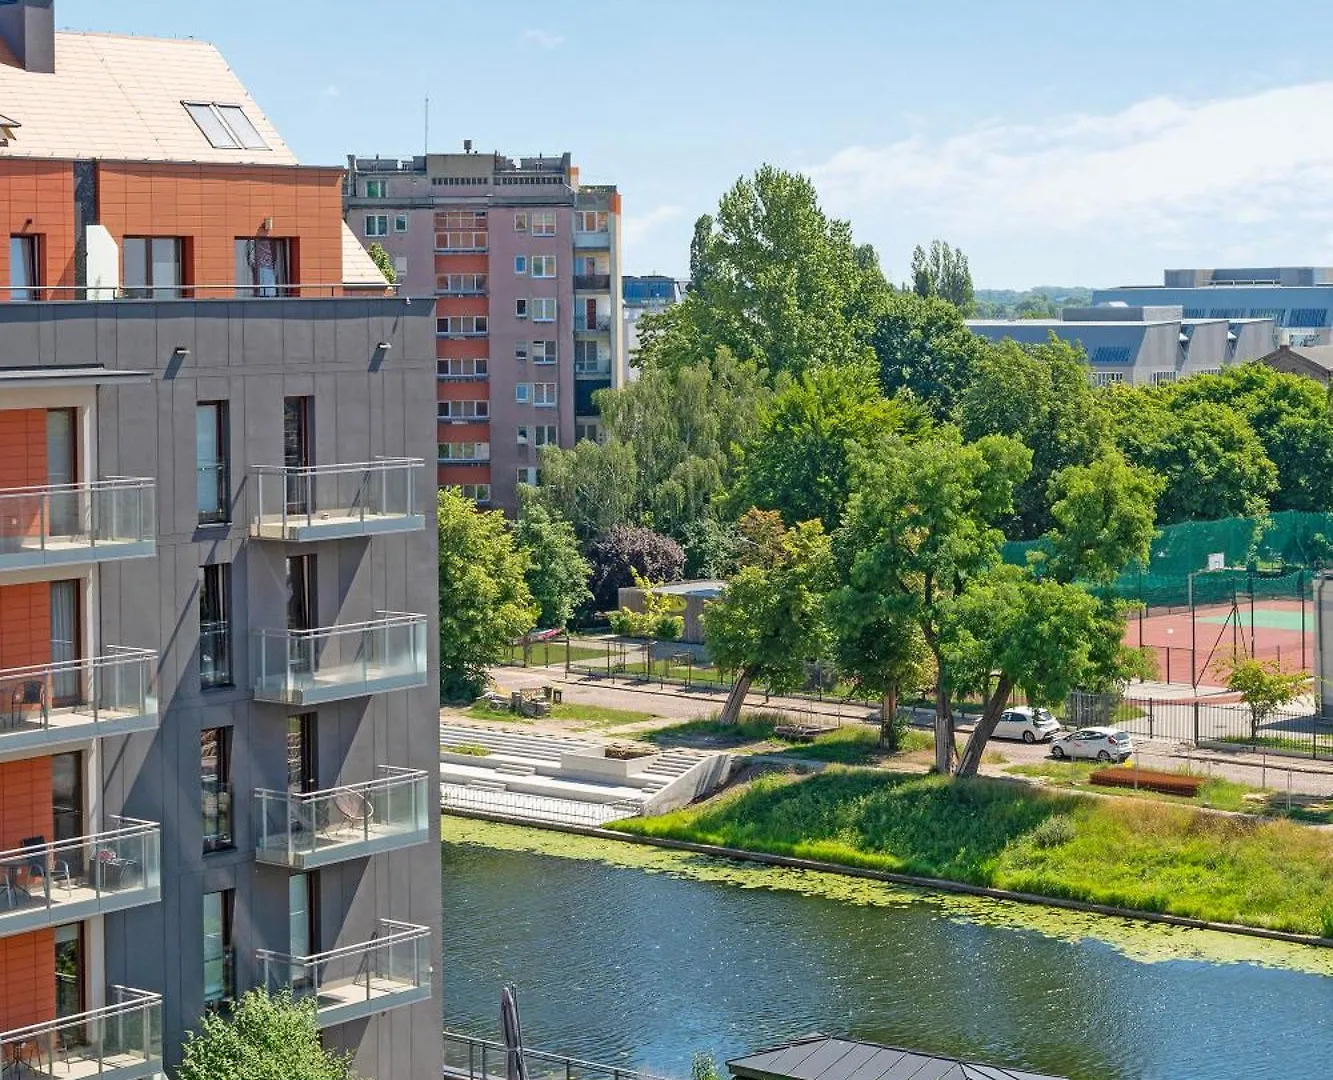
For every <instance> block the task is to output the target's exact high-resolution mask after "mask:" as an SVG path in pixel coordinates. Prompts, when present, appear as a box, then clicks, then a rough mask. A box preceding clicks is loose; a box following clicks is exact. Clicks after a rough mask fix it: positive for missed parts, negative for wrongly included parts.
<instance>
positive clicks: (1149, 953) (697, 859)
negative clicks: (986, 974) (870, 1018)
mask: <svg viewBox="0 0 1333 1080" xmlns="http://www.w3.org/2000/svg"><path fill="white" fill-rule="evenodd" d="M440 833H441V839H442V840H443V841H444V843H446V844H461V845H471V846H479V847H487V848H493V849H496V850H500V851H517V852H530V853H532V854H535V855H547V856H552V857H554V858H561V859H574V860H583V861H588V862H599V863H602V864H604V865H608V866H616V867H623V868H625V869H630V870H642V871H644V872H646V873H660V874H671V875H674V876H677V877H682V878H689V879H691V880H695V881H710V882H716V883H718V884H721V885H731V886H735V887H738V888H743V889H771V890H774V891H780V892H794V893H799V894H801V895H804V896H814V897H819V898H821V899H825V900H834V901H838V902H840V903H846V904H857V905H860V906H862V907H876V908H901V907H905V906H907V905H909V904H922V903H925V904H930V905H932V906H933V907H935V908H936V909H937V910H938V911H939V912H940V915H941V917H942V918H948V919H952V920H954V921H957V922H966V923H973V924H981V925H985V926H993V927H997V928H1001V929H1008V930H1014V931H1019V932H1028V933H1037V934H1041V935H1043V936H1044V937H1048V938H1051V939H1053V940H1058V941H1066V942H1071V943H1077V942H1081V941H1092V942H1097V943H1100V944H1103V945H1106V946H1109V947H1110V948H1113V949H1115V950H1116V951H1117V952H1119V953H1120V954H1122V955H1123V956H1125V957H1127V958H1128V959H1130V960H1134V961H1137V962H1139V963H1158V962H1162V961H1169V960H1185V961H1191V960H1192V961H1199V962H1203V963H1212V964H1233V963H1234V964H1258V965H1262V966H1265V967H1273V968H1282V969H1284V970H1291V971H1302V972H1306V973H1308V974H1312V975H1333V949H1321V948H1316V947H1313V946H1309V945H1298V944H1295V943H1292V942H1284V941H1267V940H1263V939H1260V938H1251V937H1246V936H1243V935H1240V934H1228V933H1224V932H1222V931H1217V930H1197V929H1193V928H1191V927H1185V926H1170V925H1166V924H1161V923H1147V922H1143V921H1140V920H1137V919H1129V918H1119V917H1115V916H1108V915H1095V914H1092V913H1090V912H1080V911H1069V910H1065V909H1062V908H1050V907H1042V906H1041V905H1037V904H1019V903H1015V902H1013V901H1009V900H992V899H990V898H988V897H983V896H968V895H964V894H958V893H945V892H938V893H937V892H930V891H927V890H922V889H914V888H910V887H906V886H901V885H893V884H891V883H889V882H883V881H873V880H869V879H866V878H857V877H850V876H847V875H844V874H838V873H832V872H826V871H819V870H798V869H792V868H788V867H779V866H764V865H762V864H760V863H750V862H741V861H739V860H731V859H724V858H717V857H714V856H711V855H700V854H697V853H694V852H687V851H673V850H671V849H668V848H659V847H653V846H650V845H646V844H637V843H629V842H624V841H620V840H606V839H602V838H600V837H593V836H580V835H577V834H574V833H563V832H556V831H554V830H550V829H541V828H533V827H527V826H519V825H504V824H499V823H496V822H489V821H476V820H472V819H469V818H459V817H452V816H450V815H443V816H442V817H441V819H440ZM448 870H449V865H448V860H447V857H446V861H445V872H446V873H448Z"/></svg>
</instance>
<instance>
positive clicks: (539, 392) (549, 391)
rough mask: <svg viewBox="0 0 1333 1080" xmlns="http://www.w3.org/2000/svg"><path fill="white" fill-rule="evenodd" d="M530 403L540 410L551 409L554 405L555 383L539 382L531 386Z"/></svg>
mask: <svg viewBox="0 0 1333 1080" xmlns="http://www.w3.org/2000/svg"><path fill="white" fill-rule="evenodd" d="M532 403H533V404H534V405H538V406H541V407H542V408H546V409H549V408H552V407H553V406H554V405H555V383H553V382H539V383H533V384H532Z"/></svg>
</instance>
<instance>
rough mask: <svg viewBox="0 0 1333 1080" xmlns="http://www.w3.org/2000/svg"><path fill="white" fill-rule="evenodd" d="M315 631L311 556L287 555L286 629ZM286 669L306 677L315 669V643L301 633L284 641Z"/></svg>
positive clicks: (313, 569)
mask: <svg viewBox="0 0 1333 1080" xmlns="http://www.w3.org/2000/svg"><path fill="white" fill-rule="evenodd" d="M314 628H315V557H314V556H313V555H291V556H288V558H287V629H288V630H294V631H302V630H313V629H314ZM287 640H288V658H287V659H288V666H289V670H290V671H291V672H293V673H298V672H299V673H300V674H303V675H308V674H310V673H311V672H313V671H314V670H315V649H316V648H317V647H318V643H317V642H316V641H315V640H314V638H313V637H310V636H308V635H305V634H293V635H292V636H290V637H289V638H288V639H287Z"/></svg>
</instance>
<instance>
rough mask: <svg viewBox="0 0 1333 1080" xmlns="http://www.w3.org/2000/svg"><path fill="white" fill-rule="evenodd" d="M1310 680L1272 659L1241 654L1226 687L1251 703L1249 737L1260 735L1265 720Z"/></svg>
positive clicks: (1296, 696) (1242, 699) (1296, 695)
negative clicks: (1246, 656) (1282, 667)
mask: <svg viewBox="0 0 1333 1080" xmlns="http://www.w3.org/2000/svg"><path fill="white" fill-rule="evenodd" d="M1308 682H1309V677H1308V676H1307V675H1306V674H1305V673H1304V672H1294V671H1283V670H1282V669H1281V668H1279V667H1278V666H1277V664H1276V663H1274V662H1273V661H1271V660H1259V659H1257V658H1239V659H1237V660H1236V661H1235V663H1233V664H1232V665H1231V671H1230V673H1229V674H1228V676H1227V689H1228V690H1231V691H1232V692H1233V693H1237V694H1240V699H1241V701H1243V702H1245V704H1246V705H1247V706H1249V709H1250V738H1251V739H1257V738H1258V737H1259V728H1261V727H1262V726H1263V723H1264V721H1265V720H1267V719H1268V718H1269V717H1270V716H1272V715H1273V713H1275V712H1277V710H1278V709H1280V708H1281V707H1282V706H1283V705H1288V704H1290V703H1291V702H1293V701H1295V700H1296V698H1298V697H1299V696H1300V695H1301V692H1302V691H1303V690H1304V689H1305V688H1306V685H1307V684H1308Z"/></svg>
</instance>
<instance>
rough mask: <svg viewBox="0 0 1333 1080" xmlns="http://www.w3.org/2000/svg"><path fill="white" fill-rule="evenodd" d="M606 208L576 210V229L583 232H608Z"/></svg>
mask: <svg viewBox="0 0 1333 1080" xmlns="http://www.w3.org/2000/svg"><path fill="white" fill-rule="evenodd" d="M606 221H607V219H606V211H605V210H576V211H574V231H575V232H582V233H590V232H606Z"/></svg>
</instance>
